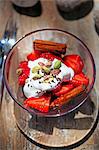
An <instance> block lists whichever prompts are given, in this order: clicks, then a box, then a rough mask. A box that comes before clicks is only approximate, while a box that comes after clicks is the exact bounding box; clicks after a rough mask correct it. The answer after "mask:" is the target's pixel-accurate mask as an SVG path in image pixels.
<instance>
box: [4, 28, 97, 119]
mask: <svg viewBox="0 0 99 150" xmlns="http://www.w3.org/2000/svg"><path fill="white" fill-rule="evenodd" d="M45 62H46V63H45ZM49 76H50V77H49ZM46 79H47V80H46ZM4 81H5V85H6V87H7V90H8V92H9V94H10V96H11V97H12V99H13V100H14V101H15V102H16V103H17V104H18V105H19V106H20V107H22V108H23V109H26V110H27V111H28V112H29V113H30V114H36V115H40V116H44V117H57V116H61V115H65V114H67V113H70V112H72V111H73V110H75V109H77V108H78V107H79V106H80V105H81V104H83V103H84V101H85V100H86V99H87V98H88V96H89V94H90V92H91V90H92V88H93V85H94V82H95V64H94V59H93V57H92V54H91V52H90V50H89V49H88V48H87V46H86V45H85V44H84V43H83V42H82V41H81V40H80V39H79V38H77V37H76V36H75V35H73V34H71V33H68V32H66V31H62V30H58V29H41V30H36V31H33V32H31V33H29V34H27V35H25V36H24V37H22V38H21V39H20V40H19V41H18V42H17V43H16V44H15V45H14V46H13V48H12V49H11V50H10V52H9V53H8V56H7V58H6V61H5V64H4Z"/></svg>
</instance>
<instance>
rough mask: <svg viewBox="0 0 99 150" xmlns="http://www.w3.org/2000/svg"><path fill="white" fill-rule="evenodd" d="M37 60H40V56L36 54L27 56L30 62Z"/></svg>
mask: <svg viewBox="0 0 99 150" xmlns="http://www.w3.org/2000/svg"><path fill="white" fill-rule="evenodd" d="M37 58H38V55H37V54H36V53H35V52H32V53H30V54H28V55H27V59H28V60H32V61H33V60H35V59H37Z"/></svg>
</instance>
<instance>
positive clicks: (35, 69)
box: [32, 66, 41, 73]
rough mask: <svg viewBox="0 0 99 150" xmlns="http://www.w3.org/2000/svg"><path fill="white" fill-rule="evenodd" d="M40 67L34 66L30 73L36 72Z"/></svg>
mask: <svg viewBox="0 0 99 150" xmlns="http://www.w3.org/2000/svg"><path fill="white" fill-rule="evenodd" d="M40 69H41V67H40V66H35V67H33V68H32V73H36V72H38V71H39V70H40Z"/></svg>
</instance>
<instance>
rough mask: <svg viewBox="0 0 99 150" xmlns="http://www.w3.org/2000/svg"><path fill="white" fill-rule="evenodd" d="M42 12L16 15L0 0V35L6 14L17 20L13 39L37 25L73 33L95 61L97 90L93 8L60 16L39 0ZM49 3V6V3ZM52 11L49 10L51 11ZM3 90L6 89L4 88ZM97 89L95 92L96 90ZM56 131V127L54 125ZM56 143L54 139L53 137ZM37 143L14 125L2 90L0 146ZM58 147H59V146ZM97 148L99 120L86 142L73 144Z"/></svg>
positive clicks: (24, 149)
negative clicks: (80, 14) (72, 16)
mask: <svg viewBox="0 0 99 150" xmlns="http://www.w3.org/2000/svg"><path fill="white" fill-rule="evenodd" d="M41 4H42V10H43V12H42V14H41V16H39V17H29V16H24V15H20V14H19V13H17V12H16V11H15V10H14V9H13V7H12V5H11V3H10V1H9V0H0V38H1V37H2V35H3V32H4V29H5V25H6V22H7V19H8V18H9V16H10V15H11V16H13V18H14V19H15V20H16V22H17V26H18V33H17V39H19V38H20V37H22V36H23V35H24V34H26V33H28V32H30V31H33V30H35V29H41V28H45V27H53V28H59V29H63V30H67V31H69V32H72V33H74V34H75V35H77V36H78V37H80V38H81V39H82V40H83V41H84V42H85V43H86V44H87V45H88V47H89V49H90V50H91V52H92V54H93V56H94V58H95V63H96V69H97V76H96V83H95V89H96V91H99V80H98V77H99V60H98V58H99V51H98V49H99V37H98V35H97V34H96V32H95V29H94V20H93V12H91V13H90V14H89V15H87V16H86V17H84V18H82V19H79V20H75V21H67V20H64V19H63V18H62V17H61V16H60V14H59V12H58V10H57V7H56V5H55V1H52V0H41ZM49 6H50V7H49ZM52 12H53V13H52ZM5 91H6V90H5ZM97 93H98V92H97ZM55 130H56V132H54V134H57V132H59V130H57V129H55ZM56 143H57V141H56ZM43 149H44V148H41V147H39V146H36V145H35V144H33V143H31V142H30V141H29V140H27V139H26V138H25V137H24V135H23V134H22V133H21V132H20V130H19V129H18V127H17V125H16V121H15V117H14V102H13V100H12V99H11V98H10V96H9V95H8V93H7V92H5V95H4V99H3V103H2V108H1V110H0V150H43ZM59 149H60V148H59ZM82 149H85V150H98V149H99V124H98V126H97V128H96V130H95V132H94V134H93V135H92V136H91V137H90V138H89V140H88V141H87V142H85V143H84V144H82V145H81V146H79V147H77V148H75V150H82Z"/></svg>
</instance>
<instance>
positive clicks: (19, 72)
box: [16, 68, 23, 76]
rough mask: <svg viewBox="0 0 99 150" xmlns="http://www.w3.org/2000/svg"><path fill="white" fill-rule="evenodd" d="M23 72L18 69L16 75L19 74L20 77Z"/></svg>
mask: <svg viewBox="0 0 99 150" xmlns="http://www.w3.org/2000/svg"><path fill="white" fill-rule="evenodd" d="M22 72H23V70H22V68H18V69H17V70H16V74H17V75H18V76H19V75H21V74H22Z"/></svg>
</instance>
